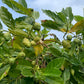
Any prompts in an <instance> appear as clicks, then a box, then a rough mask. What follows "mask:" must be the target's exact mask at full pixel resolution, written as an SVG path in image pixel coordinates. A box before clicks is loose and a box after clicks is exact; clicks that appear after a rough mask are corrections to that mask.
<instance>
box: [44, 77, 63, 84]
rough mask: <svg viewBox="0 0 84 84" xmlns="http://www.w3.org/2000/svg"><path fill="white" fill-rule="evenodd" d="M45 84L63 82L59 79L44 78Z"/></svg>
mask: <svg viewBox="0 0 84 84" xmlns="http://www.w3.org/2000/svg"><path fill="white" fill-rule="evenodd" d="M45 82H47V83H48V84H64V83H63V80H62V79H61V78H60V77H57V78H56V77H55V78H52V77H46V79H45Z"/></svg>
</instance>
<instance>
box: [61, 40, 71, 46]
mask: <svg viewBox="0 0 84 84" xmlns="http://www.w3.org/2000/svg"><path fill="white" fill-rule="evenodd" d="M62 45H63V47H64V48H71V45H70V42H67V41H66V40H63V41H62Z"/></svg>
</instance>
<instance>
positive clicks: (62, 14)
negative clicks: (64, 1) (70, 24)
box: [57, 12, 67, 23]
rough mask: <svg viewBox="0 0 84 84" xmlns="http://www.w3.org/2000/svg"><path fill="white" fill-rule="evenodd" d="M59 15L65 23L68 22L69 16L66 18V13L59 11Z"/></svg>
mask: <svg viewBox="0 0 84 84" xmlns="http://www.w3.org/2000/svg"><path fill="white" fill-rule="evenodd" d="M57 15H58V16H59V17H60V18H61V20H62V21H63V22H64V23H66V21H67V18H66V16H65V14H64V13H62V12H58V13H57Z"/></svg>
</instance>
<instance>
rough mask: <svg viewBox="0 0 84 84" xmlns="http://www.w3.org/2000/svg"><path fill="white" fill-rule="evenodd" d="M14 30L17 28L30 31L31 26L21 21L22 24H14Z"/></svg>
mask: <svg viewBox="0 0 84 84" xmlns="http://www.w3.org/2000/svg"><path fill="white" fill-rule="evenodd" d="M16 28H18V29H26V30H31V28H32V25H30V24H28V23H26V22H24V21H22V22H20V23H17V24H16Z"/></svg>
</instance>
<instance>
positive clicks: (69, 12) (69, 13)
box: [65, 7, 73, 22]
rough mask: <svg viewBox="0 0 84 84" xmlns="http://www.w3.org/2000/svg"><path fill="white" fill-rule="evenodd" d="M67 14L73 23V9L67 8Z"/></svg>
mask: <svg viewBox="0 0 84 84" xmlns="http://www.w3.org/2000/svg"><path fill="white" fill-rule="evenodd" d="M65 13H66V15H67V16H68V17H69V20H70V22H72V20H73V13H72V8H71V7H67V8H66V9H65Z"/></svg>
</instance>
